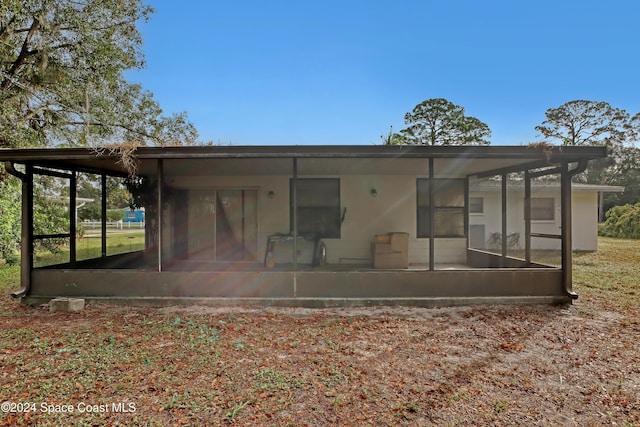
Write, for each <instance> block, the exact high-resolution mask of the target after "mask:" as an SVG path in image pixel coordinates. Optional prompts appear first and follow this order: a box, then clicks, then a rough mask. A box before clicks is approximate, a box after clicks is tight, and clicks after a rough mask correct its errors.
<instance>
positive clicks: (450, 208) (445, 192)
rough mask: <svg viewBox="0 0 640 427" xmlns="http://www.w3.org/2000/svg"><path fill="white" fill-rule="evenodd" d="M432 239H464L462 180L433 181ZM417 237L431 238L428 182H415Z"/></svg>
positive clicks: (422, 180)
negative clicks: (433, 216) (433, 229)
mask: <svg viewBox="0 0 640 427" xmlns="http://www.w3.org/2000/svg"><path fill="white" fill-rule="evenodd" d="M433 184H434V185H433V187H434V215H435V218H434V227H435V231H434V237H464V235H465V234H464V180H460V179H435V180H434V183H433ZM417 205H418V221H417V225H418V230H417V236H418V237H429V236H431V220H430V217H429V214H430V210H429V180H428V179H418V181H417Z"/></svg>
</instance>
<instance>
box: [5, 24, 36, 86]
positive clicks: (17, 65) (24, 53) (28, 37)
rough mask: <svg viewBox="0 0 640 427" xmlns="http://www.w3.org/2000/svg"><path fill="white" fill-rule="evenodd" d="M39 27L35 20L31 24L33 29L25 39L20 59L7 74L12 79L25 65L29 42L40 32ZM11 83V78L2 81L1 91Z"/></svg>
mask: <svg viewBox="0 0 640 427" xmlns="http://www.w3.org/2000/svg"><path fill="white" fill-rule="evenodd" d="M39 26H40V22H39V21H38V20H37V19H35V18H34V20H33V22H32V23H31V28H29V32H28V33H27V35H26V37H25V38H24V42H23V43H22V48H21V49H20V54H19V55H18V58H16V60H15V62H14V63H13V65H12V66H11V69H9V71H8V72H7V74H8V75H9V76H10V77H13V76H15V74H16V72H17V71H18V69H19V68H20V67H21V66H22V64H23V63H24V60H25V58H26V57H27V54H28V52H29V42H30V41H31V37H33V35H34V34H35V32H36V31H38V27H39ZM9 83H10V80H9V78H6V77H5V78H4V80H3V81H2V84H1V85H0V89H3V90H4V89H6V88H7V87H9Z"/></svg>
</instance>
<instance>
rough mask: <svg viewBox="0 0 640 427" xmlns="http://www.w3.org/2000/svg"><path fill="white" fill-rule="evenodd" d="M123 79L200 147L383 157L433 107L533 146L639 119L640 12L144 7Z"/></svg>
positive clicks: (582, 4) (519, 6)
mask: <svg viewBox="0 0 640 427" xmlns="http://www.w3.org/2000/svg"><path fill="white" fill-rule="evenodd" d="M148 3H149V4H150V5H151V6H152V7H153V8H154V9H155V10H156V13H155V14H154V15H153V16H152V18H151V21H150V22H149V23H147V24H143V25H141V30H142V33H143V37H144V52H145V56H146V61H147V66H146V68H145V69H143V70H141V71H135V72H130V73H128V75H127V76H128V78H129V79H130V80H131V81H134V82H137V83H141V84H142V85H143V86H144V87H145V88H146V89H148V90H150V91H151V92H153V94H154V96H155V98H156V99H157V101H158V102H159V103H160V105H161V106H162V108H163V109H164V110H165V112H166V113H167V114H170V113H175V112H182V111H186V112H187V113H188V115H189V118H190V119H191V121H192V122H193V123H194V124H195V125H196V127H197V128H198V131H199V132H200V138H201V139H202V140H204V141H209V140H212V141H214V142H222V143H231V144H233V145H276V144H284V145H290V144H377V143H380V135H381V134H384V133H387V132H388V131H389V126H393V129H394V130H396V131H397V130H400V129H402V128H404V122H403V117H404V114H405V113H406V112H408V111H411V110H412V109H413V107H414V106H415V105H416V104H418V103H420V102H422V101H424V100H426V99H429V98H446V99H448V100H449V101H451V102H453V103H455V104H458V105H461V106H463V107H465V109H466V113H467V115H469V116H474V117H477V118H478V119H480V120H482V121H483V122H485V123H487V124H488V125H489V127H490V128H491V130H492V133H493V134H492V138H491V141H492V144H493V145H519V144H524V143H528V142H531V141H534V140H536V132H535V129H534V128H535V126H536V125H538V124H540V123H541V122H542V121H543V120H544V119H545V117H544V113H545V111H546V110H547V109H549V108H555V107H558V106H559V105H561V104H563V103H565V102H568V101H571V100H575V99H587V100H594V101H606V102H609V103H610V104H611V105H612V106H614V107H618V108H622V109H625V110H627V111H628V112H629V113H631V114H635V113H638V112H640V88H639V85H638V78H639V76H640V73H639V69H640V67H639V65H640V52H639V51H638V50H639V47H640V30H638V20H639V19H640V2H638V1H636V0H625V1H621V0H609V1H606V2H605V1H602V0H599V1H590V0H554V1H552V0H510V1H502V0H441V1H430V0H422V1H420V0H394V1H392V0H388V1H382V0H368V1H355V0H354V1H350V0H342V1H334V0H323V1H321V2H317V1H316V2H313V1H279V0H271V1H264V0H263V1H253V0H252V1H248V0H247V1H245V0H233V1H215V0H202V1H196V0H193V1H189V0H185V1H180V2H178V1H175V0H148Z"/></svg>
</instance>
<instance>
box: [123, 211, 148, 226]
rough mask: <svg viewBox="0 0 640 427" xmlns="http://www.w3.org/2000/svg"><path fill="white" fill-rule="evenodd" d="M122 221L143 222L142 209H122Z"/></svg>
mask: <svg viewBox="0 0 640 427" xmlns="http://www.w3.org/2000/svg"><path fill="white" fill-rule="evenodd" d="M122 221H123V222H138V223H139V222H144V209H131V208H127V209H125V210H124V214H123V216H122Z"/></svg>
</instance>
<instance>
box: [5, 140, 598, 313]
mask: <svg viewBox="0 0 640 427" xmlns="http://www.w3.org/2000/svg"><path fill="white" fill-rule="evenodd" d="M604 156H606V149H605V148H603V147H562V149H559V148H554V147H533V146H519V147H508V146H495V147H486V146H483V147H475V146H474V147H465V146H435V147H432V146H254V147H251V146H228V147H142V148H139V149H137V151H136V159H137V164H138V171H137V175H138V176H139V177H142V179H141V180H139V181H138V182H139V184H140V185H139V187H138V190H134V191H138V192H139V193H140V194H138V195H139V196H140V195H142V196H144V197H143V199H144V200H145V203H144V207H145V215H146V221H145V238H146V248H145V249H144V250H142V251H134V252H130V253H125V254H118V255H110V254H109V253H108V251H107V244H106V240H107V233H106V230H103V233H102V248H103V250H102V254H101V256H99V257H97V258H93V259H89V260H80V259H78V258H77V256H76V252H77V248H76V244H75V239H73V238H70V237H71V236H75V225H74V224H75V218H74V214H73V212H75V210H74V209H71V210H70V218H69V233H68V234H65V236H66V238H68V239H69V246H70V255H69V260H68V262H65V263H62V264H57V265H52V266H46V267H38V266H36V265H34V256H33V247H34V245H33V243H34V241H36V240H38V239H47V238H51V237H57V238H60V237H65V236H61V235H59V234H57V235H56V236H51V235H47V234H44V235H36V234H34V231H33V201H34V199H33V188H34V180H35V179H36V178H37V177H38V176H40V175H45V176H54V177H56V178H58V179H63V180H67V181H68V183H69V187H70V189H71V191H70V192H69V193H70V194H71V196H70V204H71V206H73V205H74V204H76V200H75V198H76V197H75V191H74V189H75V186H76V180H77V176H78V174H82V173H91V174H94V175H96V176H99V177H101V182H102V188H103V190H102V191H103V197H102V200H103V201H104V200H106V191H107V187H106V177H107V176H121V177H126V176H127V171H126V170H124V169H123V167H122V165H121V163H120V162H119V161H118V158H117V157H116V156H114V155H111V154H108V153H98V152H96V151H95V150H93V149H90V148H60V149H17V150H0V161H4V162H5V166H6V169H7V171H8V172H9V173H11V174H13V175H15V176H17V177H19V178H20V179H21V180H22V183H23V187H22V188H23V207H22V209H23V236H22V267H21V282H22V288H21V289H20V291H18V292H17V293H16V294H15V296H16V297H20V298H22V299H23V300H24V301H25V302H26V303H30V304H31V303H39V302H43V301H47V300H49V299H51V298H54V297H58V296H67V297H84V298H89V299H95V300H108V301H121V302H126V303H131V304H143V303H150V304H175V303H201V304H238V303H240V304H247V303H256V304H277V305H297V306H300V305H302V306H331V305H355V304H357V305H376V304H377V305H383V304H408V305H422V306H433V305H456V304H474V303H501V302H518V303H539V302H545V303H568V302H570V301H571V300H572V299H573V298H575V297H576V295H575V293H574V292H573V290H572V270H571V266H572V251H571V247H572V241H573V235H574V233H575V232H574V230H573V228H572V219H573V215H572V199H574V197H572V186H571V179H572V177H573V176H574V175H575V174H577V173H579V172H581V171H583V170H584V169H585V168H586V166H587V164H588V161H589V160H591V159H596V158H601V157H604ZM514 177H519V179H520V182H522V192H518V191H513V189H512V188H511V187H512V186H511V185H510V184H509V183H510V182H511V181H513V178H514ZM543 177H552V178H553V177H555V178H557V179H558V182H559V184H558V185H559V187H558V190H557V191H558V197H557V198H554V206H553V211H554V215H556V213H557V215H558V219H559V226H560V228H559V229H557V228H554V229H553V230H546V229H544V230H542V229H541V230H538V229H537V223H536V221H537V220H536V219H535V218H536V215H538V214H539V210H540V209H544V206H542V207H541V206H539V205H538V202H536V201H535V198H534V197H533V196H532V195H533V194H534V190H535V188H536V183H537V182H538V180H541V179H542V178H543ZM486 179H492V180H493V182H499V184H497V185H498V187H499V191H494V190H491V192H492V197H493V195H496V197H494V198H493V199H491V201H490V200H489V199H488V197H487V199H486V200H484V201H483V203H484V205H483V206H485V207H488V206H489V205H491V206H492V207H499V213H497V214H495V213H492V214H491V220H492V221H493V222H492V223H491V224H492V227H493V225H494V224H498V225H499V227H498V230H499V233H498V234H496V235H495V239H494V241H495V243H497V244H496V245H495V248H493V249H491V248H488V249H482V248H480V249H479V248H474V247H473V246H474V245H470V243H473V241H474V239H475V237H474V235H472V234H473V233H475V232H476V231H477V229H475V228H473V227H472V226H475V225H478V224H479V223H478V222H477V221H478V217H474V215H475V213H471V211H474V210H476V209H477V203H478V201H477V198H478V196H474V195H473V191H475V190H476V189H477V187H476V184H478V183H479V182H481V181H482V180H486ZM492 185H493V184H492ZM554 191H556V190H554ZM575 194H576V195H577V194H578V192H577V191H576V192H575ZM472 197H474V198H475V199H473V198H472ZM512 198H516V199H520V202H519V203H516V204H509V200H510V199H512ZM102 211H103V217H104V216H106V213H105V212H106V206H105V205H104V202H103V206H102ZM514 211H515V213H514ZM487 212H488V211H487ZM523 212H524V213H523ZM554 221H555V217H554ZM474 230H475V231H474ZM489 230H490V227H489V222H487V225H486V227H485V231H489ZM514 230H517V232H518V233H519V239H518V245H517V247H515V248H514V245H513V244H512V243H513V242H512V240H513V233H514ZM389 233H392V234H389ZM536 239H542V240H550V241H553V242H554V245H555V246H557V247H558V248H557V250H551V251H550V252H551V253H552V255H553V256H554V257H555V258H556V259H557V262H555V261H547V259H546V258H545V257H541V258H540V259H537V257H538V255H540V254H539V252H538V251H537V250H536V249H535V246H534V243H533V242H534V241H535V240H536ZM555 246H554V247H555ZM377 257H379V258H377ZM374 267H378V268H374Z"/></svg>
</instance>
